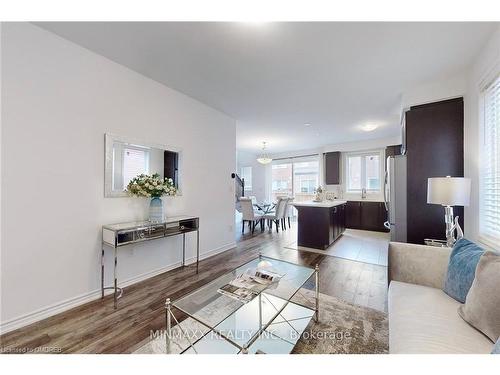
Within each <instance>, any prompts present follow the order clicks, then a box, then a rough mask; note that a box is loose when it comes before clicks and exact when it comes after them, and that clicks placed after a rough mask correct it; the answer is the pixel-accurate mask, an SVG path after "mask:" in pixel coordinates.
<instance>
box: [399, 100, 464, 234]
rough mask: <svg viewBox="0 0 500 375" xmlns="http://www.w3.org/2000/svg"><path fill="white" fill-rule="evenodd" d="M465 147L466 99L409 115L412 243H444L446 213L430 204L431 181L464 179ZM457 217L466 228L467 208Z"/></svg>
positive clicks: (415, 109)
mask: <svg viewBox="0 0 500 375" xmlns="http://www.w3.org/2000/svg"><path fill="white" fill-rule="evenodd" d="M463 144H464V103H463V98H456V99H450V100H445V101H441V102H436V103H430V104H425V105H419V106H414V107H411V108H410V110H409V111H407V112H406V152H407V153H406V155H407V227H408V237H407V240H408V242H410V243H419V244H421V243H424V238H434V239H444V236H445V223H444V209H443V207H441V206H439V205H433V204H427V179H428V178H429V177H444V176H452V177H463V175H464V147H463ZM454 213H455V215H458V216H459V217H460V219H459V221H460V225H461V226H462V228H464V209H463V207H455V208H454Z"/></svg>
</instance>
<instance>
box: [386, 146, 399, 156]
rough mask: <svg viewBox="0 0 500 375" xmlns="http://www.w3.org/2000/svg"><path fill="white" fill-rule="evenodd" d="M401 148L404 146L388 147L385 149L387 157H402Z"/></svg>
mask: <svg viewBox="0 0 500 375" xmlns="http://www.w3.org/2000/svg"><path fill="white" fill-rule="evenodd" d="M401 147H402V145H393V146H387V147H386V149H385V157H386V158H387V157H389V156H398V155H401Z"/></svg>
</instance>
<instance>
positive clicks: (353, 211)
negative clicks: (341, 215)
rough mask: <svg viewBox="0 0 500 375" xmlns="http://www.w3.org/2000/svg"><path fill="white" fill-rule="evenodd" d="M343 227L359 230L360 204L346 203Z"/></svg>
mask: <svg viewBox="0 0 500 375" xmlns="http://www.w3.org/2000/svg"><path fill="white" fill-rule="evenodd" d="M345 226H346V228H351V229H360V228H361V202H355V201H348V202H347V204H346V211H345Z"/></svg>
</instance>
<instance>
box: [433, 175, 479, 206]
mask: <svg viewBox="0 0 500 375" xmlns="http://www.w3.org/2000/svg"><path fill="white" fill-rule="evenodd" d="M469 201H470V178H465V177H432V178H429V179H427V203H431V204H441V205H443V206H468V205H469Z"/></svg>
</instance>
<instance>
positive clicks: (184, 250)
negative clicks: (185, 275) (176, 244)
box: [182, 233, 186, 267]
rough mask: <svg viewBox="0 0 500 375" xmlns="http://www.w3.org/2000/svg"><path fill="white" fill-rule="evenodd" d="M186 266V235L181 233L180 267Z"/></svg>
mask: <svg viewBox="0 0 500 375" xmlns="http://www.w3.org/2000/svg"><path fill="white" fill-rule="evenodd" d="M185 265H186V233H182V267H184V266H185Z"/></svg>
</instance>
